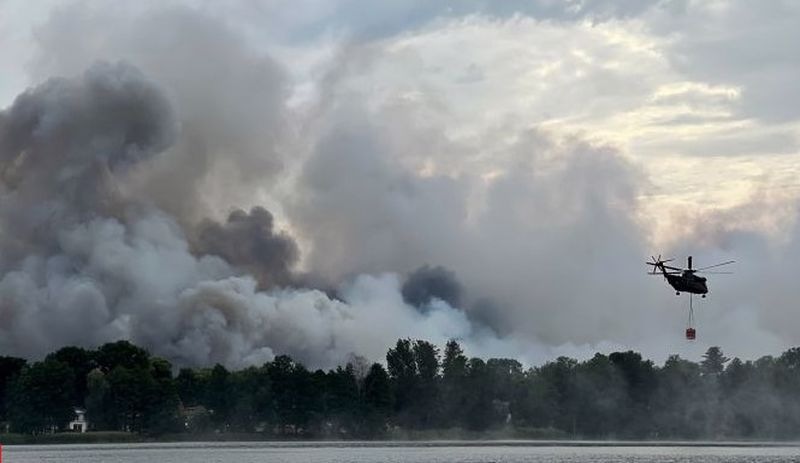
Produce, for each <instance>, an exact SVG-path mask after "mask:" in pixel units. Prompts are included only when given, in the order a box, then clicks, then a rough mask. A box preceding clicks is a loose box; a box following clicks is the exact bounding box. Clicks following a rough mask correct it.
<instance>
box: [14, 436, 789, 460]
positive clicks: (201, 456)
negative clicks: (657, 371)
mask: <svg viewBox="0 0 800 463" xmlns="http://www.w3.org/2000/svg"><path fill="white" fill-rule="evenodd" d="M3 457H4V459H3V461H4V462H6V463H42V462H47V463H78V462H80V463H100V462H103V463H106V462H108V463H201V462H202V463H262V462H269V463H328V462H331V463H362V462H364V463H366V462H387V463H423V462H426V463H428V462H430V463H521V462H556V463H567V462H592V463H606V462H608V463H612V462H614V463H616V462H626V463H629V462H642V463H676V462H689V461H691V462H707V463H721V462H743V463H744V462H748V463H767V462H770V463H773V462H794V461H800V447H798V446H794V445H781V446H774V445H742V444H728V445H725V444H708V445H702V444H700V445H698V444H675V445H662V444H659V445H656V446H653V445H648V444H631V443H624V444H622V443H619V444H613V443H612V444H609V443H592V442H579V443H569V444H564V443H542V442H519V441H509V442H491V443H486V442H479V443H476V442H469V443H465V442H444V443H443V442H413V443H397V442H387V443H375V442H362V443H359V442H348V443H335V442H334V443H330V442H320V443H306V442H304V443H276V442H270V443H182V444H123V445H119V444H108V445H48V446H36V445H31V446H24V445H23V446H12V447H6V448H4V449H3Z"/></svg>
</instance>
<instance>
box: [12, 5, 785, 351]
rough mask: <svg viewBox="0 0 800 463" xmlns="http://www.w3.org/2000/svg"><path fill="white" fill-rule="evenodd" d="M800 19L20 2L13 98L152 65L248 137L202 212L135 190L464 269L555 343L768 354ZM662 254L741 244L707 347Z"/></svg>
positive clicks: (389, 256) (529, 339)
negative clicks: (253, 212)
mask: <svg viewBox="0 0 800 463" xmlns="http://www.w3.org/2000/svg"><path fill="white" fill-rule="evenodd" d="M799 23H800V4H798V3H797V2H791V1H785V2H784V1H770V2H752V1H744V0H742V1H707V0H704V1H699V0H698V1H692V0H674V1H672V0H662V1H627V0H620V1H611V0H602V1H589V0H585V1H580V0H574V1H556V0H539V1H522V0H520V1H516V0H514V1H503V2H496V1H489V0H462V1H441V2H430V1H425V0H389V1H381V2H375V1H368V0H273V1H240V2H212V1H180V2H177V1H176V2H141V3H138V4H136V5H134V4H133V3H130V2H128V3H124V4H121V3H118V2H70V1H60V2H47V1H41V2H29V1H24V0H0V108H5V107H9V106H10V105H12V103H13V101H14V99H15V97H16V96H17V95H19V94H20V93H22V92H24V91H25V90H26V89H27V88H29V87H31V86H34V85H37V84H40V83H41V82H44V81H45V80H46V79H48V78H50V77H53V76H67V77H74V76H78V75H80V74H81V73H83V72H84V71H85V70H86V69H87V68H89V67H90V66H91V65H92V64H93V63H96V62H98V61H108V62H117V61H123V62H126V63H130V64H131V65H133V66H135V67H137V68H138V69H140V70H141V71H142V73H143V74H144V75H145V76H146V77H147V78H149V79H152V80H153V81H154V82H155V83H156V84H158V85H160V86H162V87H163V88H164V89H165V92H166V94H167V97H168V98H169V99H170V101H172V102H174V104H175V106H176V108H177V110H176V111H177V112H178V119H179V123H180V124H182V125H181V127H183V128H188V127H191V124H192V123H194V122H196V121H198V120H199V119H200V118H199V117H197V114H200V113H202V114H203V116H202V124H204V125H202V127H204V130H206V131H215V130H216V131H218V132H215V133H217V134H218V135H219V137H220V138H222V137H232V139H236V143H234V142H230V143H227V144H226V143H223V142H219V146H213V147H211V148H208V151H209V154H208V157H209V159H211V160H212V161H209V162H207V163H206V164H207V165H209V166H210V165H213V166H215V167H207V169H208V170H203V176H202V183H203V188H202V189H198V191H199V193H198V194H199V195H200V198H199V200H198V201H197V204H194V203H193V205H192V209H191V210H188V209H187V206H186V205H185V204H184V203H181V202H179V201H175V200H174V198H175V197H176V196H179V195H178V194H177V193H175V191H176V190H175V188H178V187H177V186H175V185H171V184H170V182H169V180H167V179H165V178H163V177H162V178H161V179H160V180H159V176H158V174H152V177H151V178H148V179H145V180H141V183H139V184H137V183H136V182H132V183H131V186H130V188H131V189H132V190H136V189H137V188H139V189H141V190H142V191H144V193H142V195H143V196H147V197H148V198H150V200H152V201H153V202H154V203H155V204H157V205H158V206H159V207H160V208H162V209H164V210H166V211H168V212H169V213H171V214H173V215H175V216H176V217H179V221H180V222H181V223H190V222H197V221H199V220H201V219H204V218H213V219H215V220H222V219H224V217H225V216H226V215H227V213H228V212H229V211H231V210H232V209H233V208H237V207H242V208H249V207H251V206H254V205H261V206H264V207H266V208H267V209H269V210H270V211H272V213H273V214H274V215H275V216H276V220H277V223H278V224H279V226H280V227H281V229H283V230H285V231H286V232H287V233H289V234H291V235H292V236H294V237H295V239H296V241H297V243H298V246H299V250H300V258H299V264H298V266H299V267H298V270H299V271H303V272H309V273H310V274H313V275H315V278H319V279H320V280H323V281H325V282H326V283H328V284H331V285H334V286H337V285H342V284H347V283H346V282H352V281H353V279H354V278H356V279H357V276H358V275H373V276H374V275H383V274H385V273H386V272H388V273H390V274H395V275H399V278H401V279H402V276H403V275H406V274H407V273H408V272H410V271H413V270H414V269H415V268H418V267H420V266H423V265H426V264H428V265H442V266H445V267H446V268H448V269H451V270H452V271H453V272H454V274H455V275H456V276H457V277H458V278H459V280H460V281H461V283H463V284H464V286H465V288H466V292H467V293H468V294H469V297H468V298H467V300H468V301H469V303H465V304H467V305H469V306H470V307H469V308H466V307H465V308H464V310H465V311H466V312H467V313H470V314H472V315H471V316H472V317H473V318H474V319H475V320H477V319H481V320H484V321H485V322H486V323H487V326H490V327H491V329H492V330H494V331H495V332H496V334H497V337H498V339H501V340H503V339H504V340H506V341H508V342H511V343H513V344H514V345H515V346H517V347H514V348H499V347H498V348H497V351H498V352H500V353H507V354H509V355H515V354H516V355H524V354H521V353H520V352H521V351H524V350H525V349H527V347H525V346H527V345H528V344H525V343H532V344H531V345H536V346H537V348H541V349H545V350H544V351H542V353H541V354H537V355H531V356H530V359H531V361H536V360H540V359H541V358H543V357H544V356H546V355H550V354H551V353H574V354H575V355H583V354H584V353H586V352H591V351H593V350H595V349H601V350H602V349H604V348H605V349H608V348H634V349H640V350H643V351H645V353H646V354H649V355H652V356H654V357H656V358H663V357H664V356H665V355H666V354H668V353H670V352H680V353H683V354H685V355H688V356H690V357H691V356H695V357H696V356H697V355H699V352H701V351H703V350H704V349H705V348H706V347H707V346H708V345H714V344H719V345H722V346H723V349H725V350H726V351H728V352H730V353H732V354H736V355H743V356H746V357H751V358H752V357H754V356H757V355H763V354H767V353H775V354H777V353H779V350H780V349H783V348H786V347H788V346H792V345H796V344H800V330H797V329H795V328H796V327H800V316H797V315H795V311H796V308H797V305H796V301H797V300H798V299H797V297H798V296H800V291H799V290H797V289H796V288H795V287H794V285H793V283H792V280H794V279H795V276H794V274H793V273H792V272H794V271H795V270H796V268H795V267H794V260H793V258H794V257H800V239H799V238H800V233H798V229H797V227H796V224H795V222H796V215H797V209H798V208H797V206H798V197H799V196H800V158H799V157H798V154H800V148H799V146H800V144H798V137H800V86H798V82H800V28H798V27H797V25H798V24H799ZM201 75H202V76H201ZM197 76H200V77H197ZM264 89H268V90H264ZM209 113H213V114H212V115H209ZM184 114H186V115H192V117H188V116H186V117H184ZM234 126H235V127H234ZM221 127H224V129H223V128H221ZM179 130H180V129H179ZM172 159H180V157H179V156H178V155H174V156H172ZM214 159H222V160H223V161H224V162H223V161H219V163H218V164H217V163H216V161H213V160H214ZM229 161H230V162H229ZM226 162H228V163H229V164H230V165H228V164H226ZM163 163H164V164H163V165H164V166H167V167H164V169H168V166H169V165H170V164H169V163H168V161H163ZM206 164H204V166H205V165H206ZM231 166H233V167H231ZM198 169H199V168H198ZM203 169H206V167H203ZM198 175H199V174H198ZM164 177H166V176H164ZM198 178H199V177H198ZM231 182H235V183H236V185H237V186H236V187H231V186H230V185H231ZM179 209H180V211H179ZM659 253H661V254H668V255H674V256H675V257H678V258H679V259H680V261H681V262H683V260H684V259H685V256H686V255H687V254H688V253H693V254H694V255H695V256H696V260H698V261H699V262H698V263H701V264H711V263H715V262H716V261H717V260H728V259H729V258H730V259H737V261H738V263H737V266H736V268H735V269H734V270H735V271H736V274H734V275H730V276H727V275H726V276H712V277H711V278H712V279H711V280H710V286H711V288H712V296H711V297H710V298H709V299H708V300H707V301H703V302H702V307H703V309H701V310H702V312H700V315H699V316H698V317H697V318H698V320H699V323H700V324H701V326H700V327H699V328H698V332H699V336H698V338H699V340H698V342H697V343H696V344H693V345H688V344H686V343H685V342H683V341H682V339H681V336H682V333H681V330H682V328H683V325H684V324H685V316H686V314H685V302H686V301H685V300H684V298H676V297H675V296H674V294H672V293H671V292H670V288H668V287H667V286H666V285H665V283H664V282H663V281H662V280H661V279H658V278H648V277H644V276H643V272H644V271H645V268H644V265H643V261H644V260H645V259H646V258H647V257H648V256H649V255H651V254H659ZM481 301H483V303H482V302H481ZM486 301H491V303H489V302H486ZM482 304H483V305H482ZM408 334H409V335H414V333H408ZM481 342H483V344H482V345H483V347H484V348H485V352H489V353H492V349H494V347H487V344H488V341H485V340H483V341H481ZM492 342H494V341H492ZM498 342H500V341H498ZM504 342H505V341H504ZM478 344H481V343H480V342H477V341H476V345H478ZM543 346H544V347H543ZM514 349H517V351H515V350H514Z"/></svg>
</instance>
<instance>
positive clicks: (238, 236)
mask: <svg viewBox="0 0 800 463" xmlns="http://www.w3.org/2000/svg"><path fill="white" fill-rule="evenodd" d="M195 233H196V238H195V240H194V242H193V250H194V252H195V253H196V254H200V255H202V254H212V255H215V256H219V257H222V258H223V259H225V260H226V261H227V262H228V263H229V264H231V265H233V266H236V267H238V268H241V269H243V270H245V271H246V272H248V273H249V274H251V275H253V276H254V277H256V279H257V280H258V282H259V287H260V288H262V289H266V288H271V287H274V286H286V285H289V284H290V283H291V282H292V266H293V265H294V264H295V263H296V262H297V258H298V249H297V245H296V244H295V242H294V240H293V239H292V238H291V237H289V236H288V235H286V234H283V233H277V232H276V231H275V229H274V219H273V217H272V214H270V212H269V211H267V210H266V209H264V208H263V207H254V208H253V209H251V210H250V212H249V213H247V212H245V211H243V210H241V209H237V210H235V211H233V212H231V213H230V215H229V216H228V220H227V221H226V222H225V223H224V224H220V223H217V222H214V221H211V220H205V221H203V222H202V223H201V224H200V225H199V226H198V229H197V231H196V232H195Z"/></svg>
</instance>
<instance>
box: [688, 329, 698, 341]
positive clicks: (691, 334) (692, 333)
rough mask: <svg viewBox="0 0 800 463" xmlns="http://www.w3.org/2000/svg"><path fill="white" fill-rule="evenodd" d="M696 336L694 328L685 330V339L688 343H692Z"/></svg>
mask: <svg viewBox="0 0 800 463" xmlns="http://www.w3.org/2000/svg"><path fill="white" fill-rule="evenodd" d="M696 336H697V332H696V331H695V330H694V328H686V339H688V340H690V341H694V338H695V337H696Z"/></svg>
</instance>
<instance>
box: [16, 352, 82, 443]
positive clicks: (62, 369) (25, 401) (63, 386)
mask: <svg viewBox="0 0 800 463" xmlns="http://www.w3.org/2000/svg"><path fill="white" fill-rule="evenodd" d="M74 380H75V375H74V373H73V372H72V370H71V369H70V368H69V366H68V365H67V364H66V363H63V362H59V361H58V360H52V359H49V360H45V361H43V362H36V363H34V364H33V365H31V366H30V367H25V368H23V369H22V371H21V372H20V373H19V376H17V378H16V379H15V380H14V382H13V383H12V386H11V388H10V391H9V393H10V394H9V399H10V401H9V402H10V403H9V418H10V419H11V422H12V423H13V425H12V427H13V429H14V431H16V432H25V433H30V434H41V433H45V432H50V431H55V430H59V429H63V428H64V427H65V426H66V424H67V423H68V422H69V421H70V419H72V416H73V408H72V397H73V389H72V385H73V384H74Z"/></svg>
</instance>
